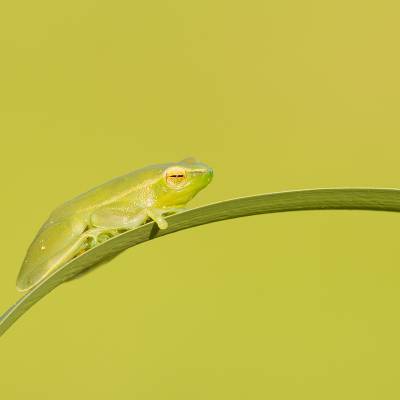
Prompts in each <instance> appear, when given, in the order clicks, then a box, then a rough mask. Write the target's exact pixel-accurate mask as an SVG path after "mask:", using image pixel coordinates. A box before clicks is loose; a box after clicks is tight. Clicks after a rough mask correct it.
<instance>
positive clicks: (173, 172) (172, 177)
mask: <svg viewBox="0 0 400 400" xmlns="http://www.w3.org/2000/svg"><path fill="white" fill-rule="evenodd" d="M165 181H166V182H167V185H168V186H170V187H171V188H180V187H182V186H184V185H185V184H186V171H185V170H184V169H182V168H171V169H169V170H167V171H166V172H165Z"/></svg>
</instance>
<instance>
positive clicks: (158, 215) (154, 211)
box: [147, 207, 186, 229]
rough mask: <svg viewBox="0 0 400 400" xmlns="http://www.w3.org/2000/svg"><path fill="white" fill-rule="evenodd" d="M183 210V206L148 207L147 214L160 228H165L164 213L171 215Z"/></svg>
mask: <svg viewBox="0 0 400 400" xmlns="http://www.w3.org/2000/svg"><path fill="white" fill-rule="evenodd" d="M185 210H186V208H184V207H164V208H148V209H147V215H148V216H149V217H150V218H151V219H152V220H153V221H154V222H156V223H157V225H158V227H159V228H160V229H167V228H168V222H167V221H166V220H165V218H164V215H172V214H176V213H178V212H182V211H185Z"/></svg>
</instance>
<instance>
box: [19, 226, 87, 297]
mask: <svg viewBox="0 0 400 400" xmlns="http://www.w3.org/2000/svg"><path fill="white" fill-rule="evenodd" d="M86 229H87V224H86V223H85V222H82V221H78V220H63V221H58V222H52V221H48V222H47V223H46V224H45V225H44V226H43V227H42V228H41V229H40V231H39V232H38V234H37V236H36V237H35V239H34V241H33V242H32V244H31V245H30V247H29V249H28V252H27V254H26V257H25V260H24V262H23V264H22V267H21V271H20V273H19V275H18V278H17V289H18V290H19V291H26V290H29V289H31V288H32V287H33V286H35V285H36V284H38V283H39V282H40V281H41V280H43V279H44V278H45V277H46V276H48V275H50V274H51V273H52V272H54V271H55V270H56V269H58V268H60V267H61V266H62V265H64V264H65V263H67V262H68V261H70V260H71V259H72V258H74V257H75V256H76V255H78V254H79V253H80V252H81V250H82V249H84V248H85V247H86V246H87V240H88V236H87V235H85V234H84V232H85V230H86ZM88 232H89V231H88Z"/></svg>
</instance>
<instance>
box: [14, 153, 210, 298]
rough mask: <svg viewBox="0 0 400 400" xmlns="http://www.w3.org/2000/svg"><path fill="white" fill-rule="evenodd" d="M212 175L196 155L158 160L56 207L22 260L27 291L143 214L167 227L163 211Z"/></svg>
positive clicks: (21, 279)
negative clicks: (178, 158) (179, 158)
mask: <svg viewBox="0 0 400 400" xmlns="http://www.w3.org/2000/svg"><path fill="white" fill-rule="evenodd" d="M212 177H213V170H212V169H211V168H210V167H209V166H208V165H206V164H203V163H200V162H198V161H196V160H195V159H192V158H190V159H185V160H182V161H180V162H177V163H168V164H157V165H150V166H148V167H145V168H142V169H139V170H136V171H133V172H130V173H128V174H127V175H123V176H120V177H118V178H115V179H113V180H111V181H108V182H106V183H104V184H102V185H100V186H97V187H95V188H93V189H91V190H89V191H88V192H86V193H83V194H81V195H79V196H78V197H75V198H73V199H72V200H70V201H67V202H66V203H64V204H62V205H61V206H59V207H58V208H56V209H55V210H54V211H53V212H52V213H51V214H50V216H49V218H48V220H47V221H46V222H45V223H44V224H43V226H42V227H41V228H40V230H39V232H38V233H37V235H36V237H35V239H34V240H33V242H32V244H31V245H30V247H29V248H28V251H27V254H26V256H25V259H24V261H23V264H22V266H21V270H20V272H19V275H18V278H17V289H18V290H19V291H26V290H29V289H31V288H33V287H34V286H36V285H37V284H38V283H39V282H40V281H42V280H43V279H44V278H45V277H46V276H48V275H49V274H51V273H52V272H54V271H55V270H57V269H59V268H60V267H62V266H63V265H64V264H66V263H67V262H68V261H70V260H72V259H73V258H74V257H76V256H78V255H80V254H81V253H83V252H85V251H87V250H88V249H90V248H92V247H94V246H96V245H98V244H99V243H102V242H103V241H104V240H107V239H108V238H110V237H113V236H115V235H117V234H119V233H122V232H124V231H126V230H130V229H133V228H136V227H138V226H140V225H142V224H144V223H146V222H147V221H148V220H153V221H155V222H156V223H157V225H158V227H159V228H160V229H166V228H167V227H168V223H167V221H166V220H165V219H164V216H165V215H170V214H173V213H176V212H179V211H181V210H183V209H184V207H185V205H186V203H187V202H189V201H190V200H191V199H192V198H193V197H194V196H195V195H196V194H197V193H198V192H199V191H200V190H202V189H204V188H205V187H206V186H207V185H208V184H209V183H210V181H211V179H212Z"/></svg>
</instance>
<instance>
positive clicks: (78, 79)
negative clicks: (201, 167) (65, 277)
mask: <svg viewBox="0 0 400 400" xmlns="http://www.w3.org/2000/svg"><path fill="white" fill-rule="evenodd" d="M399 12H400V7H399V4H398V2H396V1H387V0H383V1H380V2H377V1H355V0H346V1H342V0H339V1H334V2H333V1H311V0H304V1H294V0H291V1H286V0H283V1H279V2H278V1H255V0H249V1H246V2H244V1H223V0H212V1H211V0H203V1H184V0H166V1H146V2H143V1H141V2H139V1H128V0H125V1H122V0H116V1H113V2H110V1H100V0H99V1H96V0H69V1H50V0H37V1H28V0H21V1H13V2H3V3H2V5H1V6H0V57H1V59H0V149H1V153H0V154H1V156H0V180H1V190H0V193H1V197H0V218H1V229H0V243H1V263H0V305H1V310H6V309H7V308H8V306H10V305H11V304H12V303H13V302H14V301H15V300H16V299H17V298H18V297H19V294H18V293H17V292H16V291H15V279H16V275H17V273H18V270H19V267H20V264H21V262H22V260H23V257H24V255H25V251H26V249H27V247H28V245H29V244H30V242H31V240H32V239H33V237H34V235H35V233H36V231H37V230H38V228H39V227H40V225H41V224H42V223H43V221H44V220H45V219H46V218H47V216H48V214H49V213H50V211H51V210H52V209H53V208H54V207H56V206H58V205H59V204H60V203H62V202H64V201H65V200H68V199H69V198H71V197H74V196H75V195H78V194H79V193H81V192H83V191H85V190H87V189H89V188H91V187H93V186H95V185H98V184H101V183H102V182H104V181H106V180H108V179H111V178H113V177H115V176H118V175H121V174H124V173H127V172H129V171H131V170H134V169H136V168H140V167H142V166H144V165H147V164H151V163H159V162H168V161H174V160H179V159H182V158H184V157H187V156H196V157H198V158H199V159H200V160H202V161H204V162H206V163H208V164H210V165H211V166H212V167H213V168H214V171H215V176H214V181H213V182H212V184H211V185H210V186H209V187H208V188H207V189H206V190H205V191H204V192H202V193H201V194H199V196H198V197H197V198H196V199H195V200H194V201H193V202H192V206H196V205H200V204H206V203H209V202H213V201H219V200H224V199H228V198H231V197H237V196H244V195H252V194H258V193H264V192H271V191H280V190H292V189H301V188H315V187H339V186H372V187H400V173H399V170H400V168H399V166H400V161H399V145H400V138H399V128H400V119H399V106H400V97H399V93H400V79H399V70H400V56H399V51H398V47H399V35H400V25H399V22H398V19H399V18H398V15H399ZM399 231H400V215H397V214H394V213H378V212H365V211H364V212H361V211H359V212H356V211H352V212H350V211H336V212H333V211H332V212H330V211H319V212H298V213H288V214H276V215H264V216H257V217H249V218H244V219H240V220H232V221H225V222H220V223H217V224H211V225H207V226H202V227H198V228H195V229H190V230H187V231H183V232H178V233H176V234H174V235H170V236H167V237H164V238H160V239H157V240H155V241H152V242H147V243H145V244H142V245H140V246H138V247H135V248H132V249H129V250H128V251H126V252H125V253H124V254H122V255H121V256H119V257H118V258H116V259H115V260H113V261H112V262H111V263H109V264H107V265H105V266H104V267H102V268H100V269H98V270H96V271H95V272H93V273H91V274H89V275H87V276H85V277H84V278H82V279H79V280H76V281H74V282H71V283H68V284H65V285H63V286H62V287H59V288H58V289H56V290H55V291H54V292H52V293H51V294H50V295H49V296H47V297H46V298H45V299H43V300H42V301H41V302H40V303H38V304H37V305H36V306H35V307H33V308H32V309H31V310H30V311H29V312H28V313H27V314H26V315H24V316H23V318H22V319H21V320H19V321H18V322H17V323H16V324H15V325H14V326H13V327H12V328H11V329H10V330H9V331H8V332H7V334H6V335H5V336H3V337H2V338H1V339H0V397H1V398H2V399H7V400H20V399H26V398H28V399H30V400H39V399H40V400H42V399H55V398H56V399H58V400H67V399H68V400H69V399H76V400H78V399H91V398H93V399H98V400H101V399H121V400H125V399H127V400H128V399H140V400H150V399H154V400H155V399H157V400H158V399H171V400H172V399H173V400H187V399H191V400H197V399H198V400H204V399H210V400H211V399H219V400H220V399H229V400H237V399H254V400H256V399H265V398H270V399H275V400H286V399H307V400H313V399H315V400H317V399H326V400H328V399H343V400H345V399H364V400H367V399H386V400H390V399H398V398H399V397H400V387H399V385H398V382H399V378H400V372H399V368H398V360H399V357H400V343H399V336H400V316H399V303H400V291H399V287H400V254H399Z"/></svg>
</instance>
